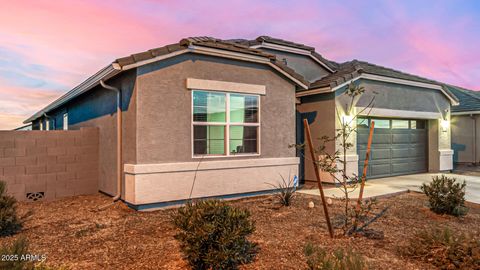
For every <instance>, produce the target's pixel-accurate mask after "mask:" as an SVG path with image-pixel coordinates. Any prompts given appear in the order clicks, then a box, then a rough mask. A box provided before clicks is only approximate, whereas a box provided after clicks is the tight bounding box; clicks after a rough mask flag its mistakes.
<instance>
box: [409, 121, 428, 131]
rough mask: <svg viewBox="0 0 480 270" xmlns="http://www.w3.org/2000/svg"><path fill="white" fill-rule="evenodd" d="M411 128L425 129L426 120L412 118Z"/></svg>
mask: <svg viewBox="0 0 480 270" xmlns="http://www.w3.org/2000/svg"><path fill="white" fill-rule="evenodd" d="M410 128H411V129H425V121H424V120H410Z"/></svg>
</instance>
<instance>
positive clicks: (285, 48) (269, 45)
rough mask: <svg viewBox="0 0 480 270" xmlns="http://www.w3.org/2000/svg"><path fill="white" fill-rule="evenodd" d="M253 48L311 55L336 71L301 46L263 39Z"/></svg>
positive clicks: (322, 64) (329, 69) (321, 63)
mask: <svg viewBox="0 0 480 270" xmlns="http://www.w3.org/2000/svg"><path fill="white" fill-rule="evenodd" d="M251 48H253V49H258V48H265V49H272V50H277V51H284V52H290V53H295V54H302V55H306V56H309V57H310V58H312V59H313V60H314V61H315V62H317V63H319V64H320V65H321V66H322V67H324V68H326V69H327V70H328V71H330V72H332V73H334V72H335V71H334V70H332V69H331V68H329V67H328V66H327V65H325V63H323V62H322V61H320V60H319V59H317V58H316V57H315V56H313V55H312V52H310V51H309V50H303V49H299V48H292V47H288V46H283V45H278V44H273V43H268V42H265V41H263V42H262V44H260V45H254V46H252V47H251Z"/></svg>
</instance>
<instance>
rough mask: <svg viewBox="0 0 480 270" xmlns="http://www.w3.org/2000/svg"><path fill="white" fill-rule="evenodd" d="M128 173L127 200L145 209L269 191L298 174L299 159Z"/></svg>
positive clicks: (179, 165) (138, 168)
mask: <svg viewBox="0 0 480 270" xmlns="http://www.w3.org/2000/svg"><path fill="white" fill-rule="evenodd" d="M125 171H126V185H127V187H128V188H127V190H126V195H125V200H126V201H127V202H128V203H130V204H133V205H142V204H150V203H160V202H175V201H182V200H186V199H189V198H203V197H211V196H223V195H233V194H242V193H250V192H253V193H255V192H262V191H268V190H271V189H273V188H274V187H275V186H278V185H279V184H281V183H282V177H283V178H284V179H285V180H286V181H288V180H287V179H288V178H289V177H290V178H292V177H293V176H294V175H296V174H297V172H298V158H296V157H289V158H256V159H241V160H215V161H212V160H209V161H203V162H202V163H200V164H199V163H198V162H176V163H161V164H152V165H133V164H132V165H127V166H126V168H125ZM190 193H191V196H190Z"/></svg>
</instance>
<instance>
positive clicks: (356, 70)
mask: <svg viewBox="0 0 480 270" xmlns="http://www.w3.org/2000/svg"><path fill="white" fill-rule="evenodd" d="M361 73H368V74H373V75H380V76H386V77H391V78H397V79H403V80H409V81H416V82H422V83H430V84H436V85H443V84H442V83H440V82H437V81H434V80H430V79H426V78H422V77H419V76H416V75H412V74H409V73H405V72H402V71H399V70H395V69H391V68H387V67H383V66H379V65H375V64H371V63H368V62H365V61H359V60H356V59H355V60H353V61H349V62H345V63H341V64H339V65H338V68H337V72H336V73H333V74H330V75H328V76H326V77H323V78H321V79H320V80H318V81H315V82H313V83H312V84H311V86H310V87H311V88H319V87H327V86H330V87H335V86H337V85H340V84H342V83H344V82H345V81H348V80H350V79H352V78H355V77H357V76H359V75H360V74H361Z"/></svg>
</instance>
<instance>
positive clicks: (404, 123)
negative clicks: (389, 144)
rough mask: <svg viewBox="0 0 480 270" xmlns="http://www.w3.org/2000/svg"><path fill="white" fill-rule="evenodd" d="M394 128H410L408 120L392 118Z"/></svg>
mask: <svg viewBox="0 0 480 270" xmlns="http://www.w3.org/2000/svg"><path fill="white" fill-rule="evenodd" d="M392 128H394V129H408V120H392Z"/></svg>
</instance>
